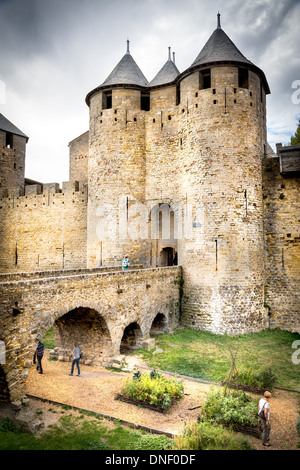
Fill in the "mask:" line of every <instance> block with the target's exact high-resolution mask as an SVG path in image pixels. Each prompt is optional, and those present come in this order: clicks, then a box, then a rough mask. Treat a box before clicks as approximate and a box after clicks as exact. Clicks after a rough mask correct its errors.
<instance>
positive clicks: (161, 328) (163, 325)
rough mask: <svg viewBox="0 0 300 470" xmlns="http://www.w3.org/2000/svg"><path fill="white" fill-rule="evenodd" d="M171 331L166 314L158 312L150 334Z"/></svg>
mask: <svg viewBox="0 0 300 470" xmlns="http://www.w3.org/2000/svg"><path fill="white" fill-rule="evenodd" d="M169 331H170V327H169V322H168V319H167V317H166V315H164V314H162V313H158V314H157V315H156V317H155V318H154V320H153V323H152V325H151V330H150V335H158V334H164V333H168V332H169Z"/></svg>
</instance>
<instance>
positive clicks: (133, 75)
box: [85, 39, 148, 106]
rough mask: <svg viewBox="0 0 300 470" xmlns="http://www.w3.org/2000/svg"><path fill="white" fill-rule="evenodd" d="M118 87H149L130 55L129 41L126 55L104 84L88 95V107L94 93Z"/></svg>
mask: <svg viewBox="0 0 300 470" xmlns="http://www.w3.org/2000/svg"><path fill="white" fill-rule="evenodd" d="M116 85H131V86H140V87H147V86H148V80H147V79H146V77H145V76H144V74H143V72H142V71H141V69H140V68H139V66H138V65H137V63H136V62H135V60H134V58H133V57H132V55H131V54H130V50H129V40H128V39H127V51H126V54H125V55H124V56H123V57H122V59H121V60H120V62H119V63H118V64H117V65H116V66H115V68H114V69H113V71H112V72H111V73H110V74H109V75H108V77H107V78H106V79H105V80H104V82H103V83H102V84H101V85H99V86H98V87H97V88H95V89H94V90H92V91H90V92H89V93H88V94H87V96H86V99H85V101H86V103H87V105H88V106H89V104H90V98H91V96H92V95H93V94H94V93H97V92H98V91H100V90H101V89H102V88H104V87H110V86H116Z"/></svg>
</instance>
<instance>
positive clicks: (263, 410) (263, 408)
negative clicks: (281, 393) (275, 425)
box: [258, 391, 272, 447]
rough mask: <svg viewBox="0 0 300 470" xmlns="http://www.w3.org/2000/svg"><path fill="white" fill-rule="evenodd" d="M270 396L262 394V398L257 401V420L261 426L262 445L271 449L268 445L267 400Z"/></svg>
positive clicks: (269, 394)
mask: <svg viewBox="0 0 300 470" xmlns="http://www.w3.org/2000/svg"><path fill="white" fill-rule="evenodd" d="M271 396H272V394H271V393H270V392H268V391H266V392H265V393H264V396H263V397H262V398H261V399H260V400H259V403H258V415H259V419H260V421H261V423H262V426H263V433H262V445H263V446H265V447H271V444H269V442H268V441H269V438H270V432H271V424H270V404H269V399H270V398H271Z"/></svg>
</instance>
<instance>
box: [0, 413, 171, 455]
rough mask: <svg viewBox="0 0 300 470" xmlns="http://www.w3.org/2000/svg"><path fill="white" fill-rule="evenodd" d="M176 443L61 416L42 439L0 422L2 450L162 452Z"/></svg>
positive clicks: (103, 422)
mask: <svg viewBox="0 0 300 470" xmlns="http://www.w3.org/2000/svg"><path fill="white" fill-rule="evenodd" d="M172 442H173V441H172V440H171V439H169V438H168V437H166V436H163V435H162V436H159V435H150V434H147V433H145V432H143V431H141V432H139V431H135V430H131V429H130V428H125V427H123V426H120V424H119V423H118V422H117V420H116V422H115V424H114V426H113V427H111V426H110V427H108V426H106V424H105V420H102V419H100V420H99V419H91V420H88V419H86V416H85V415H84V414H83V415H82V416H80V417H74V416H72V415H69V414H66V415H62V416H61V418H60V419H59V422H58V424H56V425H52V426H51V427H50V429H49V430H47V432H45V433H44V434H42V435H41V436H40V437H36V436H35V435H34V434H29V433H23V432H20V431H18V430H17V429H16V428H14V426H13V425H12V424H11V423H10V422H9V421H8V420H3V421H0V450H134V449H135V450H162V449H164V448H168V446H170V445H171V443H172Z"/></svg>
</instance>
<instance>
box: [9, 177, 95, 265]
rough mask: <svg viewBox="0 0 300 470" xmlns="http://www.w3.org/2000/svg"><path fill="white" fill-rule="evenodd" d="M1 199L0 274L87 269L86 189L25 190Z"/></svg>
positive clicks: (51, 187) (78, 186)
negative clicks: (22, 194) (23, 192)
mask: <svg viewBox="0 0 300 470" xmlns="http://www.w3.org/2000/svg"><path fill="white" fill-rule="evenodd" d="M18 193H19V191H18V190H11V191H9V194H8V197H6V198H2V199H0V220H1V223H0V272H2V273H8V272H28V271H45V270H49V269H62V268H65V269H68V268H69V269H70V268H81V267H83V266H84V267H85V266H86V234H87V185H86V184H84V183H78V182H66V183H63V184H62V189H60V188H59V185H58V184H57V183H53V184H52V183H49V184H44V185H29V186H25V195H24V196H20V195H19V194H18Z"/></svg>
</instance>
